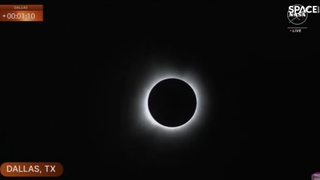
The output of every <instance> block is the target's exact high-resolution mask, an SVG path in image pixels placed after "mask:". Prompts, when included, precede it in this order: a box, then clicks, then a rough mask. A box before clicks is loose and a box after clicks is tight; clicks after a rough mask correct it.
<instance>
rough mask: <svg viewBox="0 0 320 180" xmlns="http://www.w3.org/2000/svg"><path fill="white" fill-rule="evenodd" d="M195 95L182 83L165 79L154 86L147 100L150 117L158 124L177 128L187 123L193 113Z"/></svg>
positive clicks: (195, 104) (195, 101)
mask: <svg viewBox="0 0 320 180" xmlns="http://www.w3.org/2000/svg"><path fill="white" fill-rule="evenodd" d="M196 106H197V99H196V94H195V92H194V91H193V89H192V88H191V87H190V86H189V85H188V84H187V83H186V82H184V81H182V80H179V79H165V80H163V81H160V82H159V83H158V84H156V85H155V86H154V87H153V88H152V90H151V92H150V94H149V98H148V107H149V111H150V114H151V116H152V117H153V118H154V120H156V121H157V122H158V123H159V124H161V125H163V126H167V127H178V126H181V125H183V124H185V123H187V122H188V121H189V120H190V119H191V118H192V116H193V114H194V113H195V110H196Z"/></svg>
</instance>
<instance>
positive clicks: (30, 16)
mask: <svg viewBox="0 0 320 180" xmlns="http://www.w3.org/2000/svg"><path fill="white" fill-rule="evenodd" d="M21 18H22V19H35V18H36V15H35V14H34V13H26V14H25V13H22V14H21V13H17V14H15V13H8V14H7V19H21Z"/></svg>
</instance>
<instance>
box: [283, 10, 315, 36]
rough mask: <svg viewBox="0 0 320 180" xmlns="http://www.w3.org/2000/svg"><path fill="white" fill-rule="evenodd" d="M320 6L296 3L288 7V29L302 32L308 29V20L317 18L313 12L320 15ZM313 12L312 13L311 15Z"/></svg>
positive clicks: (291, 31) (292, 31) (293, 31)
mask: <svg viewBox="0 0 320 180" xmlns="http://www.w3.org/2000/svg"><path fill="white" fill-rule="evenodd" d="M319 12H320V8H319V6H318V5H308V6H303V5H301V4H294V5H290V6H289V7H288V11H287V18H288V23H289V25H288V27H287V28H288V30H289V32H290V33H301V32H302V30H306V29H308V27H307V26H306V21H307V20H310V19H312V18H316V17H315V16H314V15H313V14H318V15H319ZM311 14H312V15H311Z"/></svg>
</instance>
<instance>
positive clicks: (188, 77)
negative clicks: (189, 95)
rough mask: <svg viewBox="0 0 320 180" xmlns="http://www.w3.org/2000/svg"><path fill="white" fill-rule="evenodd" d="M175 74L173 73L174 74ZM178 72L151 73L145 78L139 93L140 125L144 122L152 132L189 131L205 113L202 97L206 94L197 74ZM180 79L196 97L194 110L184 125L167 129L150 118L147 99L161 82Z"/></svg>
mask: <svg viewBox="0 0 320 180" xmlns="http://www.w3.org/2000/svg"><path fill="white" fill-rule="evenodd" d="M174 72H175V73H174ZM177 72H179V71H170V72H168V71H167V72H165V71H162V72H156V73H153V74H152V73H151V74H150V75H149V76H147V77H146V78H147V79H146V83H145V84H146V85H145V87H144V90H143V91H142V92H141V93H142V94H141V95H142V101H140V102H141V104H140V108H141V109H142V114H141V115H142V116H141V117H142V118H141V120H142V122H141V123H142V124H144V126H145V125H146V124H145V122H147V124H148V125H149V127H151V128H153V129H154V130H160V131H161V130H164V131H166V132H177V131H189V130H190V129H192V128H193V127H194V126H195V125H198V124H199V123H200V122H201V120H202V117H203V115H204V112H203V111H205V105H206V103H205V99H204V96H206V94H207V93H205V92H204V88H201V84H200V83H201V81H200V79H199V78H197V73H192V72H187V73H177ZM171 78H174V79H180V80H182V81H184V82H186V83H187V84H188V85H189V86H190V87H191V88H192V89H193V91H194V93H195V96H196V101H197V105H196V109H195V112H194V114H193V116H192V117H191V119H190V120H189V121H188V122H186V123H185V124H183V125H181V126H178V127H167V126H163V125H161V124H159V123H158V122H157V121H155V120H154V119H153V117H152V115H151V114H150V112H149V107H148V99H149V94H150V92H151V90H152V88H153V87H154V86H155V85H156V84H158V83H159V82H160V81H163V80H165V79H171Z"/></svg>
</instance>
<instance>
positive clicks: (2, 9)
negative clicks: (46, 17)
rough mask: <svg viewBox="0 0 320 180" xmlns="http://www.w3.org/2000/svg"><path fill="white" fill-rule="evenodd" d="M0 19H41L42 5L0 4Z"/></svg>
mask: <svg viewBox="0 0 320 180" xmlns="http://www.w3.org/2000/svg"><path fill="white" fill-rule="evenodd" d="M0 21H43V5H0Z"/></svg>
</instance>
